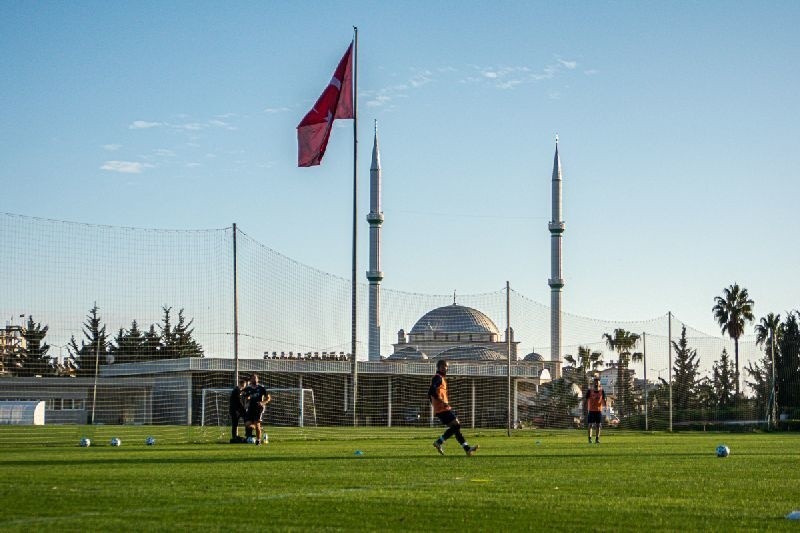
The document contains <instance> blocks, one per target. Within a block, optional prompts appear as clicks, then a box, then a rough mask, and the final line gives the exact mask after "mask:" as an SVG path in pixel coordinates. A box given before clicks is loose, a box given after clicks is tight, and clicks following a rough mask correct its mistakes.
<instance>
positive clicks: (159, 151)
mask: <svg viewBox="0 0 800 533" xmlns="http://www.w3.org/2000/svg"><path fill="white" fill-rule="evenodd" d="M153 155H156V156H159V157H175V152H173V151H172V150H168V149H166V148H156V149H155V150H153Z"/></svg>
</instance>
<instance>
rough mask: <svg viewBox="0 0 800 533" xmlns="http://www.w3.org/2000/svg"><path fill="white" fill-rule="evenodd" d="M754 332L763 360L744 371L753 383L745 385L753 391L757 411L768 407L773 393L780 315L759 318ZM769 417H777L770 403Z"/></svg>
mask: <svg viewBox="0 0 800 533" xmlns="http://www.w3.org/2000/svg"><path fill="white" fill-rule="evenodd" d="M755 332H756V345H757V346H760V347H761V348H762V349H763V350H764V358H763V359H762V360H761V365H759V364H758V363H756V364H755V366H753V365H752V364H748V366H747V368H746V371H747V373H748V374H750V377H751V378H752V380H753V381H748V382H747V384H748V385H749V386H750V387H751V388H752V389H753V390H754V391H755V400H756V405H757V409H759V410H761V409H766V408H767V406H768V405H769V399H770V396H771V394H772V392H773V387H775V385H776V383H775V382H774V378H775V373H774V367H775V358H776V357H777V358H778V360H780V354H779V353H778V347H779V346H780V343H781V339H782V337H783V324H781V315H779V314H778V315H776V314H775V313H769V314H767V316H764V317H761V320H760V321H759V323H758V324H756V327H755ZM771 411H772V412H771V413H770V414H771V415H772V416H773V418H774V417H777V414H778V413H777V405H776V403H775V402H773V403H772V409H771Z"/></svg>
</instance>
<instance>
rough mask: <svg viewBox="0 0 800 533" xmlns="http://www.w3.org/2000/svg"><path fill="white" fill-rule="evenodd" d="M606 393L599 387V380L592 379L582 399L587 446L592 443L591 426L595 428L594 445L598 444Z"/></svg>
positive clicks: (605, 404) (605, 405) (596, 378)
mask: <svg viewBox="0 0 800 533" xmlns="http://www.w3.org/2000/svg"><path fill="white" fill-rule="evenodd" d="M607 406H608V404H607V403H606V391H604V390H603V387H602V386H600V378H598V377H597V376H595V377H594V379H592V386H591V387H589V388H588V389H587V390H586V395H585V396H584V397H583V410H584V412H586V413H587V415H586V427H587V428H589V444H591V443H592V426H593V425H594V426H597V431H596V432H595V435H594V443H595V444H600V427H601V426H602V425H603V407H607Z"/></svg>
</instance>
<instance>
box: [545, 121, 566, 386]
mask: <svg viewBox="0 0 800 533" xmlns="http://www.w3.org/2000/svg"><path fill="white" fill-rule="evenodd" d="M552 188H553V219H552V220H551V221H550V223H549V224H548V225H547V228H548V229H549V230H550V275H551V277H550V279H549V280H547V284H548V285H550V360H551V361H561V291H562V289H563V288H564V278H563V277H562V273H561V237H562V235H563V234H564V221H563V220H562V219H561V159H560V158H559V157H558V135H556V154H555V157H554V159H553V179H552ZM554 377H555V376H554Z"/></svg>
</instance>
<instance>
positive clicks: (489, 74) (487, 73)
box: [483, 71, 497, 79]
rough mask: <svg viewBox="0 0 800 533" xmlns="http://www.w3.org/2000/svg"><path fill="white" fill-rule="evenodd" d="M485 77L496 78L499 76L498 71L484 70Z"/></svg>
mask: <svg viewBox="0 0 800 533" xmlns="http://www.w3.org/2000/svg"><path fill="white" fill-rule="evenodd" d="M483 77H484V78H489V79H496V78H497V72H492V71H484V72H483Z"/></svg>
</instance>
